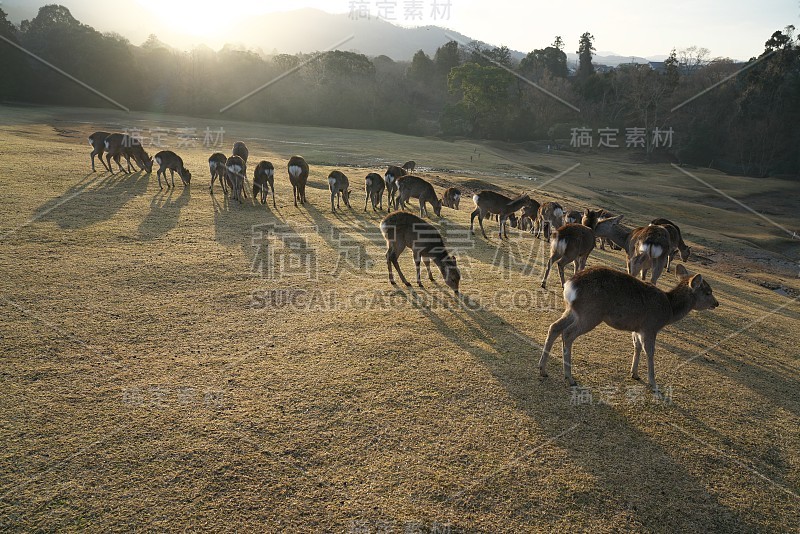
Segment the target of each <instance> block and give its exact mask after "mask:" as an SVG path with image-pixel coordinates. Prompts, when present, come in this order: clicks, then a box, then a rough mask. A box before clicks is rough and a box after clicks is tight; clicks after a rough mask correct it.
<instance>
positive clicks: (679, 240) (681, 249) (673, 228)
mask: <svg viewBox="0 0 800 534" xmlns="http://www.w3.org/2000/svg"><path fill="white" fill-rule="evenodd" d="M650 224H657V225H659V226H663V227H664V228H666V229H667V232H669V240H670V242H671V244H672V246H671V247H670V251H669V256H667V272H669V267H670V265H672V260H673V259H674V258H675V255H676V254H680V257H681V261H684V262H685V261H686V260H688V259H689V256H690V255H691V253H692V249H691V247H689V246H688V245H687V244H686V243H684V242H683V236H682V235H681V229H680V228H678V225H677V224H675V223H674V222H672V221H670V220H668V219H653V220H652V221H651V222H650Z"/></svg>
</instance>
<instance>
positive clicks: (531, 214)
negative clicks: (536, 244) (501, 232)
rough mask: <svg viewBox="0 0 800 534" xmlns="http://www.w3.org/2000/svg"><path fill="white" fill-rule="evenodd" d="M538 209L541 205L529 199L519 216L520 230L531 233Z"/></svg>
mask: <svg viewBox="0 0 800 534" xmlns="http://www.w3.org/2000/svg"><path fill="white" fill-rule="evenodd" d="M540 207H541V205H540V204H539V203H538V202H537V201H535V200H533V199H530V200H529V201H528V203H527V204H525V205H524V206H522V214H521V215H520V216H519V229H520V230H530V231H531V232H533V228H534V226H535V223H536V217H537V216H538V215H539V208H540Z"/></svg>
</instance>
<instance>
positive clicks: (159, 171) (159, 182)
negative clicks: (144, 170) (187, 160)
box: [156, 169, 167, 189]
mask: <svg viewBox="0 0 800 534" xmlns="http://www.w3.org/2000/svg"><path fill="white" fill-rule="evenodd" d="M156 176H158V188H159V189H164V188H163V187H161V169H158V171H157V172H156ZM166 179H167V175H166V174H165V175H164V180H165V181H166Z"/></svg>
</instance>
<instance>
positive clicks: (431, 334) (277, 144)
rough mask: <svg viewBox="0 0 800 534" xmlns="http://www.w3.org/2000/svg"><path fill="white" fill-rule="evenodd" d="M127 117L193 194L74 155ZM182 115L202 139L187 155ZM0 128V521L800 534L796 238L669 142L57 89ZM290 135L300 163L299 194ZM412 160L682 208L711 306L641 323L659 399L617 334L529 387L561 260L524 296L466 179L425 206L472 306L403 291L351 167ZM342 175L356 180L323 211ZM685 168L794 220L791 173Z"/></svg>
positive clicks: (427, 172) (517, 244)
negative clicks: (301, 113) (301, 196)
mask: <svg viewBox="0 0 800 534" xmlns="http://www.w3.org/2000/svg"><path fill="white" fill-rule="evenodd" d="M220 126H222V127H224V129H225V136H224V141H223V147H222V151H224V152H228V151H229V150H230V146H231V145H232V144H233V142H234V141H235V140H244V141H245V142H246V143H247V144H248V146H249V148H250V160H251V162H253V163H251V168H252V167H253V166H254V164H255V162H257V161H259V160H260V159H268V160H270V161H272V163H273V164H274V165H275V168H276V188H277V191H278V194H277V203H278V207H277V209H273V208H272V202H271V200H270V201H269V202H268V204H267V206H266V207H265V206H261V205H254V204H253V203H252V202H250V201H245V203H244V204H243V205H241V206H240V205H237V204H231V203H228V202H227V200H226V199H225V197H224V196H223V195H222V192H221V191H217V193H216V194H215V195H213V196H212V195H209V193H208V183H209V177H208V167H207V158H208V156H209V154H210V153H211V152H212V151H214V150H215V149H210V148H206V147H204V146H203V145H202V140H203V131H204V130H205V128H206V127H209V128H210V129H211V130H216V129H218V128H219V127H220ZM133 127H137V128H142V129H143V130H144V133H145V135H147V134H148V130H149V129H151V128H165V129H169V136H168V138H167V139H166V140H165V142H166V144H167V145H169V148H172V149H173V150H176V151H177V152H178V153H179V154H181V155H183V156H184V160H185V162H186V165H187V167H188V168H189V169H190V170H191V171H192V173H193V178H192V183H191V186H190V187H188V188H184V187H183V186H182V185H181V184H180V183H179V182H177V181H176V182H177V187H176V188H175V189H174V190H170V191H166V190H164V191H162V190H159V187H158V182H157V179H156V176H155V173H153V174H151V175H147V174H144V173H135V174H132V175H125V174H121V173H118V174H111V173H108V172H97V173H93V172H91V168H90V165H89V153H90V148H89V146H88V144H87V142H86V137H87V136H88V135H89V134H90V133H91V132H93V131H95V130H101V129H102V130H110V131H121V130H123V129H125V128H133ZM177 128H195V129H196V130H197V135H199V137H200V139H199V141H198V142H197V143H196V146H193V147H191V146H190V147H182V148H176V142H177V130H176V129H177ZM0 141H1V143H0V147H1V148H0V169H2V172H3V178H4V180H3V182H4V184H5V186H4V188H5V194H4V195H3V196H2V198H0V234H2V235H3V239H2V241H3V243H2V255H0V269H1V270H2V271H1V272H2V277H0V288H1V289H0V290H1V291H2V297H0V305H1V306H2V315H0V347H2V353H3V358H2V363H1V364H0V413H2V424H1V425H0V443H1V444H2V447H1V448H0V528H2V529H3V530H11V531H30V530H35V531H55V530H77V529H82V528H89V529H91V530H95V531H109V530H132V529H137V530H138V529H141V530H159V531H163V530H184V529H186V530H201V529H202V530H215V531H216V530H237V531H269V532H275V531H333V532H387V531H388V532H526V531H527V532H529V531H539V530H541V531H566V530H570V531H595V532H602V531H621V530H632V531H646V532H652V531H658V532H664V531H698V532H702V531H762V532H779V531H780V532H788V531H795V532H796V531H798V528H800V360H799V359H798V354H799V351H798V324H800V322H799V320H800V304H798V301H797V298H798V296H800V280H798V271H799V270H800V266H799V265H798V260H799V259H800V240H798V239H792V238H791V237H790V235H789V234H787V233H785V232H784V231H783V230H782V229H780V228H778V227H777V226H775V225H773V224H772V223H771V222H769V221H767V220H764V219H762V218H759V217H758V216H756V215H753V214H752V213H749V212H748V211H746V210H745V209H743V208H742V207H740V206H739V205H737V204H735V203H734V202H732V201H730V200H728V199H726V198H725V197H723V196H721V195H720V194H718V193H717V192H715V191H714V190H713V189H711V188H709V187H707V186H706V185H703V184H702V183H700V181H697V180H695V179H693V178H691V177H690V176H687V175H685V174H683V173H681V172H680V171H679V170H678V169H675V168H673V167H671V166H670V165H666V164H653V165H645V164H641V163H637V162H636V160H635V159H633V158H632V157H630V155H629V153H628V152H626V151H625V150H617V151H609V152H605V153H599V154H598V153H591V154H572V153H568V152H559V153H558V154H552V155H547V154H542V153H541V152H536V151H525V150H523V149H522V148H520V147H514V146H510V145H509V146H506V145H499V144H493V145H491V146H489V145H485V144H479V143H472V142H466V141H457V142H447V141H443V140H437V139H423V138H412V137H405V136H399V135H393V134H389V133H386V132H372V131H349V130H335V129H325V128H301V127H296V128H295V127H289V126H278V125H256V124H246V123H228V122H222V121H219V120H213V121H212V120H204V119H188V118H182V117H175V116H158V115H144V116H138V115H126V114H124V113H117V112H112V111H101V110H67V109H57V108H10V107H3V108H0ZM148 151H149V152H150V154H151V155H152V154H153V153H154V152H155V151H156V150H155V149H153V148H150V147H148ZM295 153H299V154H302V155H304V156H305V157H306V159H307V160H308V162H309V164H310V165H311V177H310V181H309V188H308V199H309V203H308V205H306V206H304V207H301V208H295V207H294V206H293V205H292V202H291V198H290V197H291V190H290V187H289V184H288V178H287V175H286V162H287V160H288V158H289V157H290V156H291V155H293V154H295ZM407 159H414V160H416V161H417V163H418V169H421V173H420V174H421V175H422V176H425V177H427V178H429V179H431V180H432V181H433V182H434V183H435V185H436V186H437V190H438V191H439V192H441V190H442V187H444V186H446V185H447V184H460V185H461V187H462V188H463V189H465V190H473V189H477V188H480V187H484V186H486V185H487V184H491V185H492V186H494V187H498V188H499V189H501V190H504V191H507V192H509V193H518V192H523V191H528V192H532V196H533V197H534V198H537V199H539V200H542V199H558V200H561V201H563V202H564V203H565V204H566V205H568V206H570V207H579V208H583V207H586V206H595V205H597V206H603V207H605V208H607V209H609V210H611V211H615V212H617V213H623V214H625V217H626V221H627V222H628V223H630V224H644V223H646V222H647V221H649V220H650V219H652V218H653V217H657V216H662V217H667V218H670V219H672V220H674V221H676V222H678V223H679V224H680V226H681V229H682V230H683V233H684V238H685V239H686V241H687V242H689V244H690V245H691V246H692V247H693V252H695V255H694V256H693V257H692V258H691V259H690V261H689V262H688V263H687V267H688V268H689V270H690V271H692V272H697V273H701V274H702V275H703V276H704V277H706V279H707V280H708V281H709V283H710V284H711V286H712V287H713V288H714V291H715V295H716V296H717V298H718V300H719V301H720V303H721V306H720V307H719V308H718V309H716V310H714V311H710V312H702V313H692V314H691V315H690V316H689V317H687V318H686V319H684V320H683V321H682V322H680V323H678V324H676V325H672V326H670V327H667V328H666V329H665V330H664V331H663V332H662V334H661V335H660V336H659V342H658V344H657V348H656V377H657V380H658V381H659V383H660V385H661V388H662V390H664V391H665V392H666V393H667V398H666V399H665V400H657V399H654V398H653V397H652V396H651V395H650V394H648V392H647V390H646V389H645V387H644V385H643V384H642V383H639V382H635V381H633V380H631V379H630V378H629V377H628V372H627V370H628V367H629V365H630V356H631V352H632V347H631V341H630V336H629V334H627V333H623V332H617V331H614V330H611V329H609V328H607V327H605V326H601V327H598V328H597V329H596V330H595V331H593V332H591V333H589V334H587V335H585V336H583V337H581V338H580V339H579V340H578V341H577V342H576V344H575V347H574V355H573V365H574V373H575V376H576V379H577V380H578V382H579V384H580V388H579V389H575V390H571V389H570V388H569V387H568V386H567V385H566V383H565V382H564V381H563V379H562V378H561V370H560V364H561V362H560V358H559V357H556V355H554V358H552V360H551V362H550V377H549V378H546V379H541V378H539V376H538V371H537V369H536V364H537V361H538V358H539V355H540V350H541V349H540V348H539V347H540V343H542V342H543V341H544V337H545V334H546V330H547V327H548V326H549V324H550V323H551V322H552V321H553V320H555V319H556V318H557V317H558V316H559V315H560V314H561V312H562V310H563V303H562V299H561V295H560V287H559V284H558V281H557V274H556V273H552V274H551V278H550V281H549V286H548V287H549V289H548V290H547V291H545V290H542V289H539V288H538V285H539V280H540V277H541V273H542V253H543V248H542V244H541V242H540V241H539V240H537V239H534V238H533V237H532V236H530V235H529V234H520V233H518V232H517V231H516V230H514V231H512V232H511V239H510V240H509V241H508V242H502V243H501V242H500V241H499V240H498V239H497V237H496V229H497V223H496V222H487V226H486V229H487V233H488V234H489V235H490V239H489V240H488V241H487V240H485V239H483V238H482V237H481V236H480V234H478V236H477V237H476V238H470V236H469V235H468V233H467V230H468V228H469V213H470V211H471V210H472V208H473V207H472V202H471V199H470V198H469V197H470V195H465V198H464V199H463V201H462V205H461V210H460V211H453V210H448V209H446V208H445V209H444V211H443V214H444V215H445V219H444V220H443V221H441V223H440V224H441V225H442V229H443V233H444V234H445V236H446V240H447V242H448V243H449V244H450V246H451V247H452V248H453V249H455V251H456V254H457V256H458V261H459V265H460V266H461V269H462V278H463V279H462V293H463V296H462V299H461V300H456V299H454V298H453V297H452V293H451V292H448V291H446V289H447V288H446V287H445V286H444V284H443V282H442V280H441V276H440V275H439V273H438V272H434V276H435V277H436V282H434V283H430V282H429V283H427V284H426V286H425V288H424V289H419V288H414V289H409V290H406V289H403V290H399V289H394V288H392V287H391V286H390V285H389V283H388V281H387V277H386V267H385V260H384V250H385V245H384V243H383V240H382V238H381V236H380V233H379V231H378V229H377V225H378V223H379V221H380V219H381V215H377V214H373V213H372V210H371V209H370V211H369V212H367V213H364V212H363V211H362V210H363V201H364V194H363V178H364V176H365V175H366V174H367V172H370V171H377V172H382V170H383V169H385V165H386V164H387V163H390V162H391V163H397V162H403V161H405V160H407ZM576 164H579V166H578V167H576V168H574V169H573V170H572V171H570V172H568V173H566V174H564V175H563V176H561V177H559V178H557V179H556V180H553V181H551V182H549V183H547V185H545V186H544V187H543V188H542V189H541V190H536V191H535V192H533V191H534V190H535V189H536V188H537V187H538V186H541V185H542V184H544V183H545V182H548V181H549V180H550V179H551V178H552V177H554V176H557V175H558V174H559V173H561V172H562V171H564V170H567V169H569V168H571V167H573V166H575V165H576ZM345 166H355V167H357V168H345ZM334 168H341V169H342V170H344V172H345V173H347V174H348V176H349V177H350V181H351V184H352V189H353V197H352V204H353V210H345V212H344V213H342V214H335V215H334V214H333V213H331V212H330V204H329V202H330V201H329V194H328V192H327V181H326V177H327V175H328V173H329V172H330V171H331V170H332V169H334ZM98 169H100V166H99V164H98ZM688 170H689V172H691V173H692V174H694V175H695V176H697V177H698V178H700V179H701V180H702V181H705V182H707V183H708V184H710V185H713V186H714V187H717V188H719V189H721V190H722V191H724V192H725V193H727V194H728V195H730V196H732V197H734V198H736V199H737V200H739V201H741V202H742V203H744V204H746V205H748V206H750V207H752V208H753V209H755V210H756V211H758V212H760V213H762V214H763V215H764V216H766V217H767V218H768V219H770V220H771V221H773V222H775V223H776V224H778V225H780V226H783V227H785V228H787V229H789V230H791V231H800V215H799V214H798V209H797V208H798V204H797V199H798V195H797V193H798V186H797V182H790V181H781V180H771V179H769V180H753V179H747V178H738V177H730V176H725V175H723V174H720V173H717V172H714V171H708V170H703V169H688ZM589 172H591V179H590V178H589ZM437 224H439V223H438V222H437ZM400 263H401V266H402V267H403V269H404V273H405V274H406V276H407V277H412V276H413V272H414V268H413V262H412V260H411V256H410V253H409V252H406V253H405V254H404V255H403V256H402V257H401V258H400ZM588 263H589V265H611V266H614V267H617V268H623V265H624V263H623V257H622V255H621V253H619V252H613V251H606V252H603V251H595V252H593V253H592V256H591V257H590V258H589V262H588ZM434 270H435V269H434ZM569 272H571V268H570V270H569ZM673 280H674V278H673V275H671V274H665V275H664V276H663V277H662V279H661V281H659V285H660V287H662V288H667V287H668V286H670V285H671V284H672V283H673ZM556 350H557V351H559V352H560V343H559V344H557V345H556ZM643 365H645V366H646V363H643ZM643 376H644V375H643Z"/></svg>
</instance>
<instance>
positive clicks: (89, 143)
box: [89, 137, 94, 146]
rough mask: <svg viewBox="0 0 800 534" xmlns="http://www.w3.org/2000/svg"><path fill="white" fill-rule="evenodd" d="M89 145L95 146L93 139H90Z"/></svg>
mask: <svg viewBox="0 0 800 534" xmlns="http://www.w3.org/2000/svg"><path fill="white" fill-rule="evenodd" d="M89 144H90V145H91V146H94V143H92V138H91V137H90V138H89Z"/></svg>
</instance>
